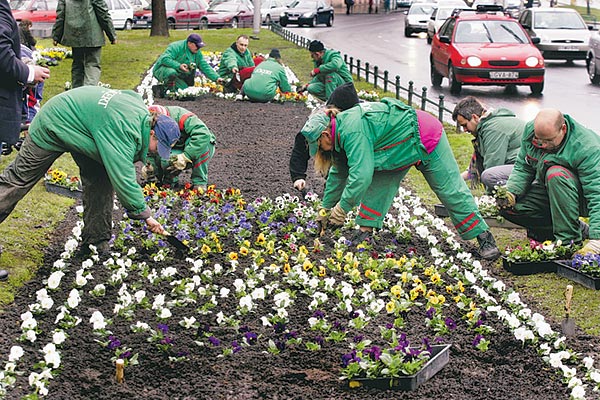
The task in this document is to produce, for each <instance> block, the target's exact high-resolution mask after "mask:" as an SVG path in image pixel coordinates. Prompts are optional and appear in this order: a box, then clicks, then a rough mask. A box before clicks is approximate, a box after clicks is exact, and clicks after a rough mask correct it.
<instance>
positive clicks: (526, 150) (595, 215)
mask: <svg viewBox="0 0 600 400" xmlns="http://www.w3.org/2000/svg"><path fill="white" fill-rule="evenodd" d="M565 123H566V124H567V133H566V135H565V138H564V139H563V143H562V144H561V146H560V147H559V148H558V150H557V151H556V152H555V153H547V152H545V151H543V150H542V149H539V148H537V147H535V146H534V145H533V144H532V140H533V137H534V131H533V121H530V122H528V123H527V125H526V126H525V134H524V135H523V141H522V143H521V150H520V152H519V155H518V157H517V162H516V163H515V167H514V169H513V172H512V173H511V175H510V178H509V179H508V182H507V183H506V186H507V188H508V191H509V192H511V193H513V194H515V195H516V196H517V197H518V196H522V195H524V194H525V193H526V192H527V191H528V189H529V188H530V187H531V184H532V182H533V181H534V180H537V181H538V182H540V183H542V184H544V183H545V182H546V171H547V170H548V168H549V167H551V166H554V165H561V166H563V167H565V168H567V169H568V170H570V171H571V172H573V174H575V175H576V176H577V177H578V179H579V182H580V184H581V188H582V191H583V197H584V199H585V201H586V202H587V206H588V210H589V215H590V239H600V168H598V166H599V165H600V136H598V134H596V133H595V132H594V131H592V130H591V129H588V128H586V127H584V126H583V125H581V124H579V123H578V122H576V121H575V120H574V119H573V118H571V117H570V116H569V115H565Z"/></svg>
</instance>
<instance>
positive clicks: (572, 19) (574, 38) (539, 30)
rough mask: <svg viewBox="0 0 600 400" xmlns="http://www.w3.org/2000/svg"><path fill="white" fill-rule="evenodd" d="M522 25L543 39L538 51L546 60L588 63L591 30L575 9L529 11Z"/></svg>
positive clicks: (530, 34) (520, 20) (524, 11)
mask: <svg viewBox="0 0 600 400" xmlns="http://www.w3.org/2000/svg"><path fill="white" fill-rule="evenodd" d="M519 22H520V23H521V25H522V26H523V28H525V30H526V31H527V33H528V34H529V36H531V37H537V38H539V39H540V42H539V44H538V45H537V47H538V49H540V51H541V52H542V55H543V56H544V58H545V59H546V60H567V61H573V60H585V59H586V55H587V52H588V48H589V41H590V36H591V33H590V28H589V27H588V26H587V25H586V24H585V21H584V20H583V18H581V15H579V13H578V12H577V11H575V10H574V9H571V8H549V7H540V8H527V9H525V10H523V12H522V13H521V16H520V17H519Z"/></svg>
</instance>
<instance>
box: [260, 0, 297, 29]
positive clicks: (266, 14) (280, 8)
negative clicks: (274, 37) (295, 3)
mask: <svg viewBox="0 0 600 400" xmlns="http://www.w3.org/2000/svg"><path fill="white" fill-rule="evenodd" d="M289 3H290V1H289V0H261V2H260V16H261V20H262V23H263V24H265V25H269V24H270V23H271V22H278V21H279V17H280V15H281V14H282V13H283V12H284V11H286V10H287V6H288V4H289Z"/></svg>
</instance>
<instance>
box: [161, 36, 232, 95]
mask: <svg viewBox="0 0 600 400" xmlns="http://www.w3.org/2000/svg"><path fill="white" fill-rule="evenodd" d="M204 46H206V43H204V41H203V40H202V37H200V35H198V34H196V33H192V34H191V35H189V36H188V37H187V39H185V40H179V41H177V42H173V43H171V44H169V46H168V47H167V50H165V52H164V53H163V54H162V55H161V56H160V57H159V58H158V60H157V61H156V64H155V65H154V67H153V68H152V73H153V74H154V77H155V78H156V79H157V80H158V81H159V82H163V83H164V84H165V86H166V87H165V89H166V90H171V91H175V90H178V89H185V88H187V87H189V86H194V78H195V77H196V69H197V68H198V69H200V71H201V72H202V73H203V74H204V75H206V77H207V78H208V79H210V80H211V81H213V82H217V83H223V79H221V77H220V76H219V75H218V74H217V73H216V72H215V70H214V69H213V68H212V67H211V66H210V65H209V64H208V62H206V60H205V59H204V56H203V55H202V52H201V51H200V49H201V48H202V47H204Z"/></svg>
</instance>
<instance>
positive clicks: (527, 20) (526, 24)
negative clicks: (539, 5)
mask: <svg viewBox="0 0 600 400" xmlns="http://www.w3.org/2000/svg"><path fill="white" fill-rule="evenodd" d="M519 23H520V24H521V26H522V27H523V29H525V31H526V32H527V34H528V35H529V37H533V36H535V34H534V33H533V29H532V28H533V13H532V12H531V10H527V9H526V10H523V12H522V13H521V16H520V17H519Z"/></svg>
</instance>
